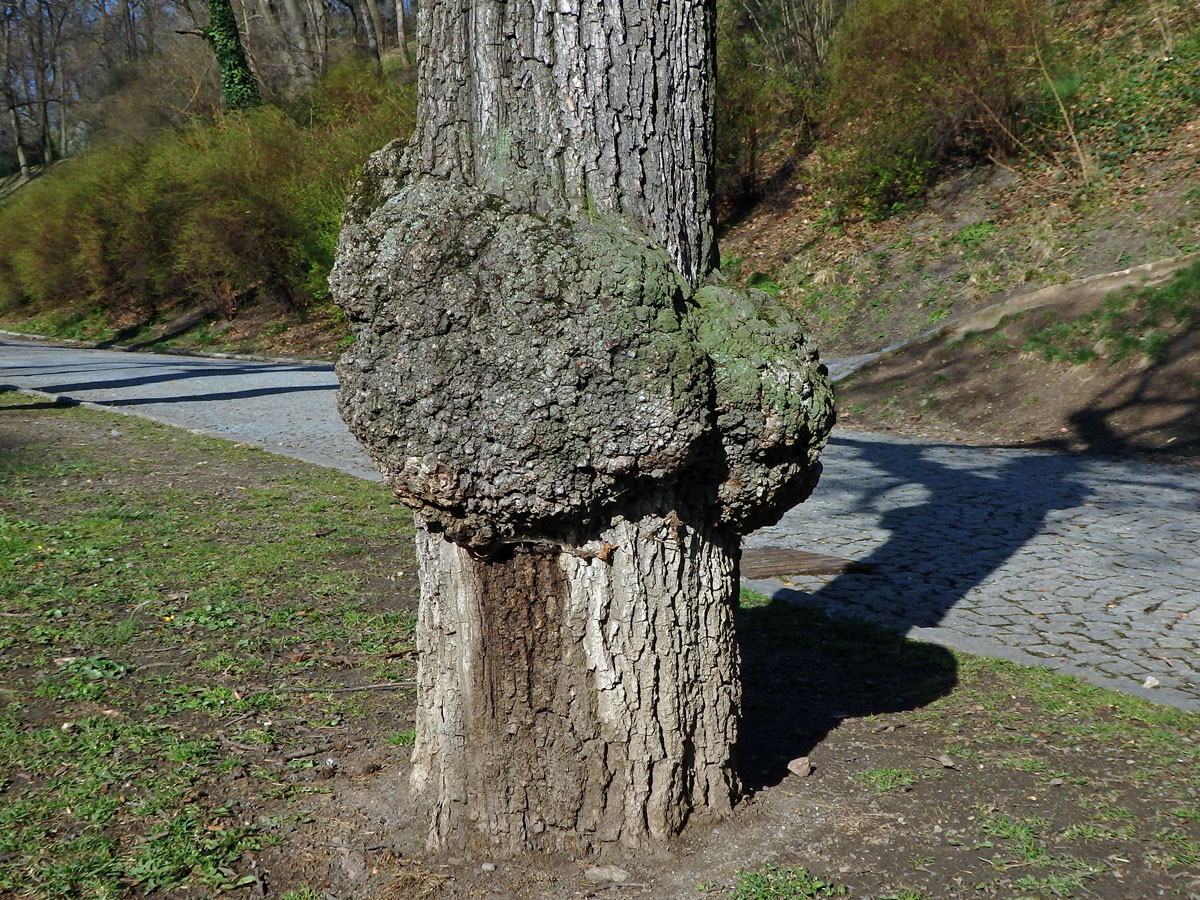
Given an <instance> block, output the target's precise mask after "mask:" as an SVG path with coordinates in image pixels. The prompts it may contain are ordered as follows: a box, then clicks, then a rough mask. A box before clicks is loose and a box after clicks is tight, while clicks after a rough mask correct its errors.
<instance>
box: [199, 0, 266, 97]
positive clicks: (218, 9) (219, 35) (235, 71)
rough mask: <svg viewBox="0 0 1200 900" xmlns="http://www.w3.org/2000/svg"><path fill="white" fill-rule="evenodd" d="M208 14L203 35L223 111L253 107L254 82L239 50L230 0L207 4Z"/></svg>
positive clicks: (235, 20)
mask: <svg viewBox="0 0 1200 900" xmlns="http://www.w3.org/2000/svg"><path fill="white" fill-rule="evenodd" d="M208 12H209V17H210V21H209V25H208V28H206V29H205V32H204V33H205V36H206V37H207V38H208V43H209V44H210V45H211V46H212V48H213V54H214V55H215V56H216V57H217V70H218V72H219V73H220V76H221V96H222V97H223V98H224V100H225V108H226V109H228V110H237V109H248V108H249V107H251V106H257V105H258V104H259V103H260V102H261V100H260V99H259V94H258V82H257V81H255V78H254V73H253V72H252V71H250V63H249V62H248V61H247V59H246V53H245V51H244V50H243V49H242V39H241V36H240V35H239V34H238V26H237V18H236V17H235V16H234V14H233V6H232V5H231V4H230V0H208Z"/></svg>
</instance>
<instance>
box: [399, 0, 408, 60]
mask: <svg viewBox="0 0 1200 900" xmlns="http://www.w3.org/2000/svg"><path fill="white" fill-rule="evenodd" d="M396 47H397V48H399V50H400V66H401V68H404V69H407V68H408V32H407V29H406V28H405V23H404V0H396Z"/></svg>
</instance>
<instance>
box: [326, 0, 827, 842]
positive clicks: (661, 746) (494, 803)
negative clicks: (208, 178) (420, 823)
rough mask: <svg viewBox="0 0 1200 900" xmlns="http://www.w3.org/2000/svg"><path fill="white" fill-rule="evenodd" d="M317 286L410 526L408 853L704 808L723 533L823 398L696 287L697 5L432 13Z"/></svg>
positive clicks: (772, 313) (351, 419) (717, 673)
mask: <svg viewBox="0 0 1200 900" xmlns="http://www.w3.org/2000/svg"><path fill="white" fill-rule="evenodd" d="M418 41H419V47H420V63H419V69H420V87H419V121H418V124H417V128H416V131H415V133H414V136H413V138H412V140H411V142H409V143H408V144H407V146H402V145H400V144H393V145H391V146H389V147H387V148H385V149H384V150H383V151H381V152H380V153H378V154H376V156H375V157H374V158H373V159H372V161H371V163H370V164H369V165H368V167H367V169H366V172H365V174H364V177H363V180H362V181H361V183H360V184H359V186H358V188H357V189H356V191H355V196H354V197H353V198H352V200H351V202H350V204H349V207H348V210H347V214H346V217H345V220H344V226H343V233H342V239H341V245H340V249H339V254H338V261H337V264H336V266H335V272H334V275H333V279H332V284H333V288H334V292H335V297H336V299H337V300H338V301H339V302H340V303H341V304H342V306H343V308H344V309H345V310H346V312H347V315H348V316H349V318H350V320H351V324H352V327H353V328H354V331H355V333H356V337H357V341H356V343H355V345H354V348H353V349H352V350H351V351H350V352H349V353H348V354H347V355H346V356H344V357H343V359H342V360H341V362H340V364H339V367H340V368H339V375H340V378H341V383H342V391H341V394H340V402H341V408H342V414H343V416H344V417H345V418H346V420H347V423H348V424H349V425H350V427H351V429H352V430H353V431H354V432H355V434H356V435H357V436H358V437H359V438H360V440H362V441H363V442H364V444H365V445H366V446H367V448H368V450H369V451H370V452H371V453H372V455H373V456H374V458H375V460H376V462H377V464H378V465H379V467H380V470H381V471H382V473H383V475H384V477H385V479H386V480H387V481H388V483H389V484H390V485H391V487H392V489H393V490H394V491H395V493H396V494H397V496H398V497H400V498H401V499H402V500H403V501H404V502H405V503H407V504H408V505H410V506H411V507H412V508H413V509H414V510H416V513H417V523H418V557H419V564H420V579H421V611H420V616H419V622H418V645H419V648H420V653H421V657H420V665H419V673H418V684H419V688H418V711H417V744H416V748H415V751H414V775H413V783H414V788H415V790H416V793H417V796H418V797H419V798H422V799H423V801H424V802H425V803H426V804H427V805H428V807H429V811H430V823H431V824H430V843H431V845H432V846H434V847H438V848H447V847H456V846H470V845H472V844H476V843H478V844H481V845H483V846H486V847H488V848H489V852H496V851H500V852H519V851H522V850H526V849H538V848H540V849H564V848H574V849H578V848H586V849H604V848H605V847H610V846H620V845H632V844H637V843H640V842H642V841H644V840H647V839H652V838H661V837H664V836H667V835H670V834H673V833H675V832H677V831H678V830H679V829H680V828H682V826H683V825H684V823H685V822H686V821H687V820H688V819H689V817H690V816H691V815H692V814H693V813H694V812H696V811H697V810H704V811H708V812H711V813H716V814H721V813H725V812H728V811H729V810H730V808H731V807H732V805H733V803H734V802H735V801H736V799H737V797H738V796H739V793H740V784H739V780H738V777H737V773H736V771H735V768H734V762H733V747H734V744H735V742H736V739H737V733H738V716H739V707H740V686H739V682H738V660H737V652H736V644H735V641H734V638H733V608H734V606H735V604H736V596H737V584H738V577H737V560H738V555H739V537H738V535H739V534H741V533H742V532H743V531H744V530H745V529H747V528H751V527H755V526H757V525H761V524H764V523H766V522H769V521H773V520H774V519H776V518H777V517H778V516H779V515H781V514H782V512H783V511H784V510H785V509H787V508H789V507H790V506H791V505H793V504H794V503H796V502H798V501H799V500H801V499H803V498H804V497H805V496H807V494H808V492H809V491H810V490H811V489H812V487H813V485H814V484H815V481H816V477H817V473H818V471H819V466H818V464H817V455H818V451H819V449H820V447H821V446H822V444H823V443H824V441H825V438H826V436H827V433H828V429H829V426H830V424H831V418H832V412H831V398H830V391H829V385H828V381H827V379H826V378H825V376H824V374H823V370H822V369H820V368H819V367H818V364H817V361H816V353H815V351H814V350H813V348H812V346H811V343H810V342H809V341H808V340H807V338H806V336H805V334H804V332H803V330H802V329H801V328H800V326H799V325H798V324H797V323H796V322H795V320H794V319H792V317H791V316H790V315H789V314H788V313H787V312H786V311H784V310H781V309H777V308H773V307H772V306H771V305H770V304H769V301H768V300H767V298H765V296H764V295H755V294H739V293H737V292H734V291H732V290H729V289H727V288H724V287H721V286H720V285H719V284H705V282H706V280H707V279H708V278H709V276H710V275H711V274H712V272H713V269H714V267H715V265H716V260H717V254H716V246H715V240H714V227H713V218H712V211H711V196H712V194H711V186H712V152H713V141H712V97H713V61H714V52H713V51H714V6H713V4H712V3H711V2H710V0H677V2H672V3H669V4H664V3H660V2H658V0H620V2H615V3H610V4H605V5H603V6H601V5H598V4H590V3H582V2H573V0H567V2H564V0H530V2H521V3H504V2H496V0H449V2H442V3H438V4H433V5H431V6H430V7H428V8H427V9H425V10H424V12H423V16H422V18H421V19H420V21H419V28H418Z"/></svg>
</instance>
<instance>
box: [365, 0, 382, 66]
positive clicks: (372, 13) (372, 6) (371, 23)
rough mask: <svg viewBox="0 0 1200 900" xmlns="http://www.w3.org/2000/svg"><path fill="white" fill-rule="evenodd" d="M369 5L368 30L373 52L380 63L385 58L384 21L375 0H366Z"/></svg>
mask: <svg viewBox="0 0 1200 900" xmlns="http://www.w3.org/2000/svg"><path fill="white" fill-rule="evenodd" d="M365 2H366V5H367V30H368V32H369V38H370V43H371V52H372V53H373V54H374V55H375V60H376V61H377V62H378V61H380V60H381V59H382V57H383V19H382V18H381V17H380V15H379V4H378V3H377V2H375V0H365Z"/></svg>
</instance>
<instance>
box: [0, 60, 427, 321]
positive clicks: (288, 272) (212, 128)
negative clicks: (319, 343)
mask: <svg viewBox="0 0 1200 900" xmlns="http://www.w3.org/2000/svg"><path fill="white" fill-rule="evenodd" d="M413 107H414V96H413V91H412V90H411V88H410V87H401V86H398V85H396V84H394V83H391V82H389V81H386V80H383V79H381V78H380V77H378V76H377V75H375V74H374V73H373V72H372V71H370V70H369V69H367V68H366V67H364V66H362V65H361V64H354V65H349V66H347V67H345V68H343V69H341V70H338V71H336V72H335V73H333V74H332V75H331V86H330V87H329V88H325V87H321V88H318V89H317V90H316V91H315V92H314V94H313V95H312V96H310V97H309V98H306V100H305V101H304V103H303V104H301V105H300V106H298V107H297V108H296V109H294V110H292V111H290V112H289V111H285V110H282V109H279V108H275V107H263V108H260V109H257V110H253V111H251V112H248V113H244V114H239V115H231V116H227V117H223V118H220V119H218V120H217V121H216V122H215V123H211V124H203V123H194V124H191V125H189V126H185V127H183V128H179V129H173V130H168V131H162V132H159V133H157V134H156V135H155V136H154V137H153V138H152V139H150V140H147V141H145V142H139V143H133V144H130V145H127V146H117V145H109V146H107V147H102V148H98V149H96V150H94V151H92V152H90V153H88V154H86V155H84V156H82V157H81V158H78V159H75V160H71V161H69V162H68V163H66V164H64V165H63V166H62V167H60V168H59V169H56V170H55V171H52V172H51V173H49V174H48V175H46V176H44V177H42V178H41V179H39V180H38V181H37V182H35V183H33V184H31V185H29V186H27V187H25V188H23V189H22V190H21V191H19V192H18V193H17V195H16V196H14V197H13V198H12V199H11V200H10V201H8V202H7V203H5V204H4V205H3V206H0V303H3V304H4V305H5V306H8V307H12V306H14V305H17V304H25V305H29V306H33V307H35V308H36V307H39V306H40V307H47V306H57V307H66V308H75V307H86V308H87V309H89V310H90V309H92V308H94V307H95V306H96V305H100V306H102V307H103V308H104V309H105V310H106V311H107V313H108V317H109V319H110V321H113V322H115V321H118V320H121V321H125V322H128V321H129V320H130V319H137V320H147V319H149V318H152V317H154V316H156V315H158V314H160V313H162V312H164V311H165V310H168V309H170V308H172V307H176V306H179V305H183V304H191V303H195V302H205V301H209V302H211V301H216V302H219V303H224V304H228V305H232V304H235V303H236V302H238V301H239V299H240V298H242V297H246V296H249V295H251V294H254V295H257V296H260V297H263V298H266V299H271V300H276V301H280V302H284V303H287V304H289V305H291V306H292V307H303V306H304V305H306V304H307V303H308V302H310V301H311V300H313V299H320V298H321V297H322V296H323V295H324V293H325V292H326V290H327V288H326V279H327V277H328V273H329V269H330V266H331V265H332V261H333V254H334V250H335V248H336V242H337V233H338V223H339V219H340V216H341V210H342V205H343V203H344V201H345V197H346V194H347V192H348V190H349V188H350V186H351V184H352V182H353V179H354V178H355V177H356V174H357V171H358V168H359V166H360V165H361V164H362V163H363V162H364V161H365V160H366V157H367V156H368V155H369V154H370V153H371V152H373V151H374V150H376V149H378V148H379V147H381V146H382V145H383V144H384V143H386V142H387V141H388V140H390V139H391V138H394V137H401V136H403V135H404V134H405V133H407V131H408V130H409V129H410V128H411V125H412V119H413Z"/></svg>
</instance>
